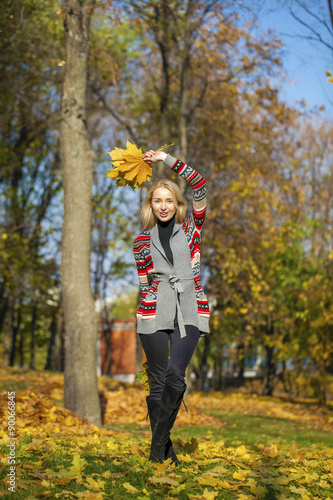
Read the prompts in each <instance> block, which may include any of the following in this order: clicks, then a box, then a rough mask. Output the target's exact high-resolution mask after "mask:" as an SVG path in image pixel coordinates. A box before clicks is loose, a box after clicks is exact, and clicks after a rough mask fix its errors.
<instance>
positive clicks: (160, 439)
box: [150, 325, 200, 463]
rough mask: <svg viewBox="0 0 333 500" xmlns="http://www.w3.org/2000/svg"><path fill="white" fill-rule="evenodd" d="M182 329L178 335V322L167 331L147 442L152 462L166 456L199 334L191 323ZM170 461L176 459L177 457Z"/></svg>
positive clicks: (161, 460)
mask: <svg viewBox="0 0 333 500" xmlns="http://www.w3.org/2000/svg"><path fill="white" fill-rule="evenodd" d="M186 333H187V335H186V337H183V338H180V332H179V328H178V325H175V330H174V331H173V332H172V333H170V359H169V363H168V368H167V375H166V382H165V387H164V391H163V394H162V398H161V406H160V411H159V414H158V418H157V423H156V426H155V428H154V433H153V439H152V443H151V452H150V460H152V461H153V462H163V461H164V460H165V458H166V456H165V449H166V446H167V443H168V442H169V440H170V431H171V429H172V427H173V424H174V422H175V420H176V417H177V414H178V411H179V407H180V405H181V402H182V400H183V396H184V392H185V389H186V384H185V371H186V368H187V365H188V364H189V362H190V360H191V358H192V355H193V352H194V350H195V348H196V345H197V343H198V340H199V337H200V331H199V330H198V328H195V327H193V326H186ZM174 461H175V462H176V463H178V460H177V458H176V460H174Z"/></svg>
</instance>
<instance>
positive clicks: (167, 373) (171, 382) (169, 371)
mask: <svg viewBox="0 0 333 500" xmlns="http://www.w3.org/2000/svg"><path fill="white" fill-rule="evenodd" d="M143 160H144V161H146V162H147V163H149V164H152V163H155V162H157V161H159V160H162V161H163V163H164V164H165V165H167V166H168V167H170V168H171V170H173V172H176V173H178V174H179V175H180V176H181V177H183V178H184V179H185V180H186V181H187V182H188V183H189V184H190V185H191V186H192V188H193V191H194V193H193V208H192V213H191V215H190V216H189V217H188V218H186V219H185V212H186V205H187V204H186V201H185V200H184V198H183V197H182V195H181V193H180V190H179V188H178V186H177V184H175V183H174V182H172V181H169V180H159V181H157V182H156V183H155V184H154V185H153V186H152V188H151V189H150V191H149V193H148V195H147V197H146V199H145V201H144V204H143V208H142V211H141V219H142V223H143V232H142V233H141V234H140V235H139V236H138V237H137V238H136V240H135V242H134V256H135V261H136V264H137V269H138V275H139V281H140V287H141V292H142V297H143V300H142V303H141V306H140V307H139V309H138V311H137V322H138V326H137V331H138V333H139V336H140V340H141V343H142V347H143V349H144V351H145V354H146V357H147V362H148V371H149V375H150V384H151V385H150V395H149V396H148V397H147V407H148V413H149V417H150V423H151V429H152V443H151V453H150V458H149V459H150V460H151V461H153V462H160V463H162V462H163V461H164V460H166V459H168V458H171V460H172V462H176V463H177V462H178V460H177V457H176V454H175V452H174V450H173V447H172V442H171V440H170V431H171V429H172V426H173V424H174V422H175V420H176V417H177V413H178V410H179V407H180V404H181V402H182V400H183V396H184V392H185V390H186V384H185V371H186V368H187V366H188V364H189V362H190V360H191V358H192V355H193V353H194V350H195V348H196V345H197V343H198V340H199V338H200V336H201V335H202V334H203V333H208V332H209V308H208V303H207V299H206V297H205V295H204V293H203V289H202V285H201V281H200V239H201V230H202V226H203V223H204V219H205V212H206V185H205V180H204V179H203V177H202V176H201V175H200V174H199V173H198V172H196V171H195V170H193V169H192V168H191V167H189V166H188V165H185V164H184V163H183V162H181V161H180V160H177V159H176V158H173V157H172V156H170V155H167V154H166V153H164V152H163V151H159V152H157V153H155V151H153V150H150V151H148V153H146V154H145V155H144V156H143ZM169 342H170V358H169V355H168V351H169Z"/></svg>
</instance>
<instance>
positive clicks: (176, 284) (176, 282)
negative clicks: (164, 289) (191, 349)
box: [158, 274, 194, 338]
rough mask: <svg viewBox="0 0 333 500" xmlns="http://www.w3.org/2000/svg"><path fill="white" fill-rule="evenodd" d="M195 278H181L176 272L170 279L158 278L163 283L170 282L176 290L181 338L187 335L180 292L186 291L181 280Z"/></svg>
mask: <svg viewBox="0 0 333 500" xmlns="http://www.w3.org/2000/svg"><path fill="white" fill-rule="evenodd" d="M193 279H194V278H193V276H191V277H189V278H179V277H178V276H176V275H175V274H170V276H169V279H163V278H158V281H162V282H163V283H170V286H171V288H172V289H173V290H174V291H175V297H176V311H177V320H178V325H179V331H180V337H181V338H183V337H186V329H185V325H184V319H183V314H182V309H181V307H180V302H179V294H180V293H183V292H184V290H183V287H182V284H181V282H182V281H190V280H193Z"/></svg>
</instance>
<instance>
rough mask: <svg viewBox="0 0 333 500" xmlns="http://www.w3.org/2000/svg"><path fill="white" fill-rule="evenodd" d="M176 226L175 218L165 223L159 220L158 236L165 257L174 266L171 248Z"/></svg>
mask: <svg viewBox="0 0 333 500" xmlns="http://www.w3.org/2000/svg"><path fill="white" fill-rule="evenodd" d="M174 225H175V216H173V217H172V219H170V220H168V221H165V222H164V221H163V220H159V219H157V226H158V235H159V237H160V241H161V244H162V247H163V250H164V252H165V255H166V256H167V259H168V260H169V261H170V262H171V264H172V265H173V255H172V252H171V248H170V237H171V235H172V231H173V226H174Z"/></svg>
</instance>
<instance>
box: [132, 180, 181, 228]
mask: <svg viewBox="0 0 333 500" xmlns="http://www.w3.org/2000/svg"><path fill="white" fill-rule="evenodd" d="M158 188H166V189H168V190H169V191H170V192H171V194H172V199H173V203H174V205H175V207H176V221H177V222H179V223H180V224H182V223H183V222H184V220H185V214H186V208H187V201H186V200H185V198H183V196H182V194H181V192H180V189H179V187H178V186H177V184H176V183H175V182H172V181H169V180H168V179H160V180H158V181H156V182H155V184H154V185H153V186H152V187H151V188H150V189H149V192H148V194H147V196H146V198H145V199H144V201H143V204H142V209H141V214H140V220H141V224H142V230H143V231H147V230H148V229H152V228H153V227H154V226H155V224H156V222H157V217H156V215H155V214H154V212H153V209H152V206H151V200H152V199H153V194H154V191H155V190H156V189H158Z"/></svg>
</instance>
